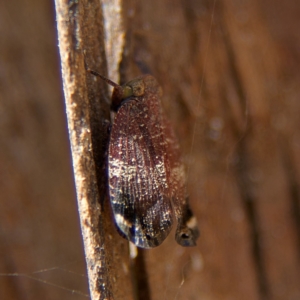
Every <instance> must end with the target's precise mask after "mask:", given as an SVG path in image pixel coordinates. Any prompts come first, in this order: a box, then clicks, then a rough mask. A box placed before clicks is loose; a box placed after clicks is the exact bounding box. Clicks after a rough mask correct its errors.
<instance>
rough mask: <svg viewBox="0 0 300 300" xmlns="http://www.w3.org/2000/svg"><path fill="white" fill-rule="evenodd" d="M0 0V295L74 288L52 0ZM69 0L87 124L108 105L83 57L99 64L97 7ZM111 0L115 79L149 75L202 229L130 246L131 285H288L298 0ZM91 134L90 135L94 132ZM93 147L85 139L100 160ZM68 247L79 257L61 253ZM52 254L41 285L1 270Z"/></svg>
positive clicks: (143, 292) (117, 287)
mask: <svg viewBox="0 0 300 300" xmlns="http://www.w3.org/2000/svg"><path fill="white" fill-rule="evenodd" d="M2 2H3V3H1V4H0V20H1V24H0V32H1V44H0V60H1V72H0V73H1V76H0V84H1V85H0V86H1V93H0V97H1V98H0V114H1V115H0V127H1V128H0V197H1V209H0V220H1V221H0V222H1V242H0V252H1V255H0V257H1V258H0V273H1V274H4V276H3V275H1V277H0V298H1V299H69V298H72V299H82V298H84V296H81V295H73V294H72V295H71V292H70V289H71V290H72V289H75V290H76V291H80V292H81V293H83V294H87V293H88V291H87V286H86V281H87V280H86V278H85V277H77V276H74V275H70V273H65V272H63V271H62V270H61V269H62V268H63V269H67V270H68V271H73V270H74V271H75V272H76V273H79V274H85V266H84V261H83V251H82V250H81V249H82V248H81V242H80V233H79V230H78V229H79V226H78V223H77V220H78V217H77V215H76V214H77V213H76V207H75V196H74V191H73V184H72V180H73V179H72V175H71V170H70V164H71V162H70V158H69V156H68V152H69V150H68V148H69V146H68V143H67V140H68V137H67V134H66V122H65V121H64V113H63V110H64V108H63V105H62V91H61V89H62V88H61V84H60V75H59V62H58V59H57V56H56V54H55V51H57V47H56V45H57V41H56V39H55V23H54V19H55V18H54V13H53V12H54V8H52V10H51V7H50V6H49V5H48V6H47V4H46V2H45V3H44V2H43V1H29V2H28V1H27V2H26V3H25V4H26V5H25V4H24V3H23V2H20V1H19V2H18V3H15V2H11V1H2ZM62 2H63V1H62ZM63 3H64V4H67V2H63ZM70 4H71V3H70ZM75 4H76V2H75V1H74V3H73V5H70V6H69V10H72V13H70V15H69V18H70V19H71V20H73V21H74V22H75V23H73V25H74V24H75V25H76V24H77V25H78V26H73V27H70V32H69V37H70V38H71V41H72V43H73V44H72V43H71V45H73V46H74V47H71V48H70V49H69V51H70V52H72V51H73V54H74V56H70V57H71V59H70V61H69V62H70V64H69V68H70V70H71V71H72V74H74V76H75V77H74V78H76V80H78V83H80V84H79V85H78V88H81V92H83V91H86V90H87V91H88V93H89V99H90V104H91V105H96V106H93V107H92V109H90V106H89V105H90V104H88V105H87V106H86V107H85V109H86V110H88V111H89V112H90V113H91V119H92V120H93V121H92V122H91V123H92V125H91V127H92V128H95V127H97V124H99V128H102V127H101V126H102V123H101V121H99V119H97V116H99V115H98V113H99V112H100V115H101V116H103V117H104V118H107V117H106V116H108V110H107V108H108V103H106V101H107V100H108V97H109V95H108V94H107V91H106V87H105V85H101V82H100V81H98V82H95V81H94V79H93V78H90V77H88V76H86V74H85V73H84V64H83V60H82V56H81V50H82V48H85V49H86V50H87V53H88V54H87V61H88V64H89V67H93V68H94V67H96V68H98V67H99V69H96V71H100V72H101V71H102V70H104V72H105V69H106V66H105V56H104V54H105V53H104V49H103V34H102V35H101V34H100V33H101V30H102V29H101V28H102V27H101V26H102V25H101V24H102V22H101V18H98V17H97V16H98V13H99V9H100V6H99V5H98V4H97V5H98V6H97V5H96V4H95V5H96V6H93V5H92V4H91V3H90V4H88V3H87V2H83V1H78V4H76V5H75ZM122 5H123V10H122V13H123V26H124V28H125V33H126V39H125V41H126V43H125V48H124V51H123V59H122V61H121V63H120V66H119V72H120V74H121V81H122V82H125V81H126V80H128V79H131V78H134V77H136V76H138V75H141V73H143V72H145V71H147V72H151V73H152V75H154V76H155V77H156V78H157V79H158V81H159V83H160V85H161V86H162V88H163V92H164V97H163V105H164V107H165V109H166V112H167V114H168V116H169V118H170V119H171V120H172V123H173V125H174V128H175V130H176V132H177V134H178V137H179V140H180V143H181V146H182V152H183V154H184V159H185V163H186V165H187V168H188V174H189V175H188V176H189V193H190V201H191V206H192V208H193V210H194V212H195V214H196V216H197V218H198V221H199V225H200V230H201V237H200V239H199V241H198V246H197V247H196V248H191V249H184V248H182V247H180V246H177V245H176V243H175V241H174V232H171V234H170V237H169V238H168V239H167V240H166V241H165V242H164V243H163V244H162V245H161V246H160V247H158V248H157V249H152V250H149V251H144V252H140V253H139V257H138V259H137V260H136V268H135V273H133V274H134V275H133V276H135V279H136V280H135V282H136V284H137V286H138V288H139V295H140V298H141V299H154V300H155V299H175V298H176V299H216V300H220V299H221V300H222V299H229V298H230V299H238V300H239V299H246V300H247V299H249V300H250V299H251V300H252V299H268V300H269V299H270V300H271V299H272V300H273V299H276V300H277V299H278V300H281V299H282V300H285V299H298V298H299V297H300V289H299V277H300V274H299V270H300V268H299V253H300V229H299V228H300V210H299V198H300V196H299V195H300V193H299V181H300V156H299V153H300V152H299V144H300V143H299V140H300V137H299V133H298V131H299V130H298V128H299V125H300V124H299V117H298V116H299V109H300V107H299V103H300V102H299V101H298V99H299V93H300V91H299V61H300V57H299V50H298V49H299V45H300V36H299V25H300V24H299V17H298V16H299V11H300V4H299V1H297V0H289V1H285V2H284V3H283V2H282V1H270V0H264V1H250V0H248V1H216V2H215V4H214V2H213V1H205V2H203V1H193V0H188V1H178V0H176V1H173V0H172V1H170V0H165V1H158V0H157V1H124V3H123V4H122ZM214 5H215V6H214ZM50 12H51V13H52V14H51V13H50ZM76 12H78V14H76ZM83 12H84V14H83V15H82V13H83ZM61 13H62V12H61ZM83 16H88V17H83ZM67 21H68V18H67V16H66V22H67ZM91 28H94V29H93V30H91ZM78 30H79V31H78ZM78 34H79V35H78ZM79 36H80V37H81V42H80V43H78V41H79V40H78V37H79ZM82 45H84V47H82ZM73 62H74V64H73V65H72V64H71V63H73ZM91 64H92V66H91ZM72 66H73V67H72ZM107 67H108V68H110V65H108V66H107ZM76 68H77V69H76ZM104 75H105V74H104ZM113 80H115V78H113ZM83 94H85V92H84V93H83ZM77 95H79V94H77ZM101 103H102V104H101ZM100 119H101V118H100ZM97 122H100V123H97ZM92 132H93V134H94V133H95V130H94V131H93V130H92ZM98 139H102V137H101V136H100V138H99V137H98V138H97V136H96V135H94V136H93V142H92V143H94V145H97V140H98ZM101 151H103V149H98V150H96V153H93V156H95V157H96V161H98V162H99V159H100V161H101V154H99V153H103V152H101ZM97 153H98V155H99V156H97ZM97 157H98V158H97ZM87 169H88V168H87ZM102 172H103V170H102ZM98 174H101V171H100V172H98ZM102 174H103V173H102ZM98 176H99V177H97V178H98V183H99V182H102V180H103V178H102V177H101V176H100V175H98ZM100 186H101V184H100ZM103 187H104V186H102V188H103ZM103 193H105V192H103ZM101 195H103V194H101ZM104 223H105V224H106V225H105V226H107V227H105V228H106V229H105V230H106V231H105V232H107V230H108V232H110V233H111V234H109V235H106V238H107V239H104V244H105V247H106V249H108V252H106V254H108V256H106V255H105V257H104V258H103V259H104V260H106V259H108V261H109V262H110V263H109V266H110V267H111V269H109V270H107V269H105V268H104V269H103V272H104V273H103V274H104V275H103V276H106V278H108V279H109V280H110V282H111V290H112V294H113V298H114V299H124V298H123V297H124V295H126V296H127V297H128V298H132V297H133V295H132V292H131V291H132V287H131V281H130V278H129V276H130V273H129V272H128V274H127V276H124V277H122V276H123V275H122V276H119V275H117V276H114V275H113V274H123V271H124V268H125V269H126V268H127V261H128V254H127V250H126V247H127V245H125V244H124V241H123V240H122V238H120V237H119V236H118V235H117V233H116V232H115V228H114V226H113V224H112V223H111V218H110V215H109V214H107V208H106V213H105V221H104ZM76 228H77V229H76ZM110 236H113V239H110V238H109V237H110ZM102 238H103V237H102ZM121 245H123V246H124V248H122V247H123V246H121ZM109 250H111V251H109ZM74 261H75V262H76V263H75V265H77V263H78V264H79V267H78V268H75V269H73V267H70V264H71V263H73V262H74ZM52 267H59V270H58V272H54V273H52V272H51V274H50V273H49V272H47V273H45V272H43V273H42V275H38V278H39V279H45V280H46V281H47V282H48V284H43V283H41V282H38V281H36V280H32V279H29V278H28V277H27V278H25V277H22V276H19V275H18V276H15V277H10V276H8V275H7V274H9V273H15V272H17V273H19V274H20V273H26V274H30V275H32V274H31V272H33V271H39V270H42V269H45V268H46V269H47V268H52ZM106 270H107V272H105V271H106ZM110 271H111V272H110ZM118 272H120V273H118ZM5 274H6V275H5ZM34 276H36V275H34ZM49 282H50V283H55V284H59V286H61V287H63V288H66V290H62V289H59V288H57V287H54V286H51V285H50V284H49Z"/></svg>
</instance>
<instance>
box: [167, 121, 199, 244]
mask: <svg viewBox="0 0 300 300" xmlns="http://www.w3.org/2000/svg"><path fill="white" fill-rule="evenodd" d="M161 123H162V128H163V131H164V136H165V141H166V154H167V158H166V160H167V161H168V166H169V169H170V172H169V174H168V184H169V186H170V193H171V199H172V204H173V207H174V211H175V215H176V219H177V229H176V236H175V239H176V241H177V243H178V244H180V245H181V246H184V247H190V246H195V245H196V240H197V239H198V237H199V234H200V233H199V229H198V224H197V220H196V218H195V217H194V215H193V212H192V210H191V208H190V206H189V199H188V195H187V190H186V174H185V168H184V165H183V163H182V159H181V155H180V149H179V144H178V141H177V139H176V137H175V134H174V132H173V130H172V127H171V126H170V123H169V121H168V120H167V119H166V118H164V117H163V118H162V121H161Z"/></svg>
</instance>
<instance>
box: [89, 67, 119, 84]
mask: <svg viewBox="0 0 300 300" xmlns="http://www.w3.org/2000/svg"><path fill="white" fill-rule="evenodd" d="M86 70H87V71H88V72H89V73H91V74H93V75H95V76H98V77H100V78H101V79H102V80H104V81H105V82H106V83H107V84H109V85H111V86H113V87H116V88H118V87H120V86H119V85H118V84H117V83H115V82H113V81H112V80H110V79H108V78H106V77H105V76H103V75H101V74H99V73H98V72H96V71H93V70H91V69H86Z"/></svg>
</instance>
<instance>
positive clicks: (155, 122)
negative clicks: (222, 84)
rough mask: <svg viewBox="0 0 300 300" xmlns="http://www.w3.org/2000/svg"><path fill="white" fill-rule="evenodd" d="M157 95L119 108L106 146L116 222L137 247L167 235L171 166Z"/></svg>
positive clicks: (153, 243)
mask: <svg viewBox="0 0 300 300" xmlns="http://www.w3.org/2000/svg"><path fill="white" fill-rule="evenodd" d="M161 122H162V115H161V110H160V103H159V100H157V95H156V94H152V93H147V97H144V96H143V97H136V98H134V97H132V98H130V99H128V100H126V102H125V103H124V104H122V106H121V107H120V109H119V110H118V112H117V114H116V117H115V120H114V124H113V126H112V129H111V135H110V144H109V158H108V165H109V191H110V201H111V205H112V209H113V213H114V218H115V222H116V225H117V226H118V228H119V230H120V231H121V233H122V234H123V235H124V236H125V237H126V238H127V239H128V240H130V241H131V242H133V243H134V244H135V245H136V246H138V247H142V248H153V247H156V246H158V245H160V244H161V243H162V242H163V241H164V239H165V238H166V237H167V235H168V234H169V232H170V230H171V227H172V223H173V208H172V203H171V194H170V186H169V180H168V178H167V176H168V174H169V172H170V167H169V165H168V158H167V154H166V139H165V137H164V130H163V128H162V126H161V125H162V124H161Z"/></svg>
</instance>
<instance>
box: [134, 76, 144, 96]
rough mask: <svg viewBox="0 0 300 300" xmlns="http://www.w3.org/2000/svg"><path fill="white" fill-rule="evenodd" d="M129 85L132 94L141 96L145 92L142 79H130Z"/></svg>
mask: <svg viewBox="0 0 300 300" xmlns="http://www.w3.org/2000/svg"><path fill="white" fill-rule="evenodd" d="M130 87H131V88H132V94H133V96H136V97H139V96H143V95H144V93H145V85H144V82H143V80H137V81H132V82H131V83H130Z"/></svg>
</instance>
